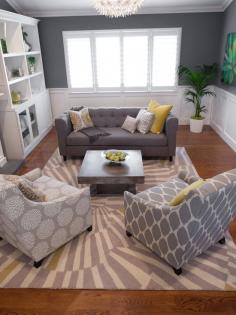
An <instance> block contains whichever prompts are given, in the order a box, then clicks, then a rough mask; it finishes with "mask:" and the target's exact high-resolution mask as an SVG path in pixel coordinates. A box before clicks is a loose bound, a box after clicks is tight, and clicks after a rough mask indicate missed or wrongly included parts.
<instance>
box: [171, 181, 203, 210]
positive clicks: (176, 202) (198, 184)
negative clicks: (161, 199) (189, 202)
mask: <svg viewBox="0 0 236 315" xmlns="http://www.w3.org/2000/svg"><path fill="white" fill-rule="evenodd" d="M203 184H204V180H203V179H199V180H198V181H196V182H193V183H192V184H190V185H188V186H186V187H185V188H184V189H183V190H181V191H180V192H179V193H178V194H177V195H176V196H175V197H174V198H173V199H172V200H171V202H170V203H169V205H170V206H172V207H173V206H178V205H179V204H181V202H183V201H184V199H185V198H186V197H187V195H188V194H189V193H190V191H192V190H194V189H197V188H200V187H201V186H202V185H203Z"/></svg>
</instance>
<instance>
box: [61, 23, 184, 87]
mask: <svg viewBox="0 0 236 315" xmlns="http://www.w3.org/2000/svg"><path fill="white" fill-rule="evenodd" d="M63 39H64V48H65V58H66V69H67V80H68V85H69V87H70V88H72V89H75V90H78V91H82V92H83V91H85V92H86V91H88V92H99V91H155V90H170V89H174V88H175V87H176V86H177V68H178V66H179V56H180V41H181V29H180V28H177V29H150V30H119V31H116V30H114V31H113V30H112V31H89V32H86V31H81V32H63Z"/></svg>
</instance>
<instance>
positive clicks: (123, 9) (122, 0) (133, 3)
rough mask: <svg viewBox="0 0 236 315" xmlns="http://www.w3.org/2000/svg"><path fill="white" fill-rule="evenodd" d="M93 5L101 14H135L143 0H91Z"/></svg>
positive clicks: (110, 15)
mask: <svg viewBox="0 0 236 315" xmlns="http://www.w3.org/2000/svg"><path fill="white" fill-rule="evenodd" d="M93 3H94V7H95V8H96V10H97V11H98V13H99V14H101V15H106V16H109V17H125V16H127V15H132V14H135V13H136V12H137V11H138V9H139V8H140V7H141V5H142V3H143V0H93Z"/></svg>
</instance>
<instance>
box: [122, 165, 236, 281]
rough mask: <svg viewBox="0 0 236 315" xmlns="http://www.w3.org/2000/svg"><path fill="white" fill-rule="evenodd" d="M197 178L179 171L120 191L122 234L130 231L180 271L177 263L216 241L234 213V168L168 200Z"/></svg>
mask: <svg viewBox="0 0 236 315" xmlns="http://www.w3.org/2000/svg"><path fill="white" fill-rule="evenodd" d="M197 179H199V178H196V177H193V176H191V175H188V174H187V172H184V171H182V172H181V173H180V174H179V176H178V177H175V178H173V179H171V180H170V181H169V182H166V183H162V184H160V185H158V186H156V187H153V188H151V189H148V190H146V191H144V192H141V193H138V194H137V195H133V194H131V193H129V192H125V195H124V204H125V226H126V233H127V236H132V235H133V236H134V237H135V238H136V239H138V240H139V241H140V242H142V243H143V244H144V245H146V246H147V247H148V248H150V249H151V250H152V251H153V252H154V253H156V254H157V255H158V256H160V257H161V258H163V259H164V260H165V261H166V262H167V263H168V264H169V265H171V266H172V267H173V268H174V271H175V273H176V274H178V275H179V274H181V273H182V269H181V267H182V266H183V265H184V264H185V263H187V262H188V261H190V260H191V259H193V258H194V257H196V256H198V255H199V254H201V253H203V252H204V251H206V250H207V249H208V248H209V247H210V246H212V245H214V244H215V243H217V242H220V243H222V244H223V243H224V242H225V238H224V236H225V233H226V231H227V230H228V227H229V224H230V222H231V221H232V220H233V219H234V217H235V215H236V169H233V170H231V171H228V172H225V173H222V174H220V175H217V176H215V177H213V178H211V179H208V180H207V181H206V182H205V183H204V184H203V186H201V188H199V189H196V190H193V191H192V192H190V193H189V194H188V196H187V197H186V199H185V200H184V201H183V202H182V203H181V204H180V205H178V206H175V207H171V206H169V205H168V204H169V202H170V201H171V200H172V198H173V197H174V196H176V194H177V193H178V192H180V191H181V190H182V189H183V188H184V187H186V186H187V185H188V184H190V183H192V182H194V181H196V180H197Z"/></svg>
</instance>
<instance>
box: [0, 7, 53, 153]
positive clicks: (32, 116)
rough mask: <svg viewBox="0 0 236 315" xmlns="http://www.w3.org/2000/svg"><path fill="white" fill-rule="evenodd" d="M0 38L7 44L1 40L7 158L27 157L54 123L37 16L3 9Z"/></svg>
mask: <svg viewBox="0 0 236 315" xmlns="http://www.w3.org/2000/svg"><path fill="white" fill-rule="evenodd" d="M23 32H26V33H27V42H28V43H29V44H30V46H31V49H30V51H28V49H26V46H25V42H24V36H23ZM0 39H4V40H5V42H6V48H7V51H6V50H5V49H4V45H2V43H1V42H0V131H1V135H2V139H3V142H4V148H5V151H6V155H7V158H8V159H24V158H25V157H26V156H27V155H28V154H29V153H30V152H31V151H32V149H33V148H34V147H35V146H36V145H37V144H38V143H39V141H40V140H41V139H42V138H43V137H44V136H45V135H46V134H47V132H48V131H49V130H50V128H51V126H52V115H51V105H50V99H49V95H48V91H47V89H46V87H45V79H44V71H43V63H42V57H41V49H40V41H39V35H38V20H36V19H33V18H29V17H26V16H22V15H19V14H15V13H10V12H7V11H4V10H0ZM32 58H33V59H34V60H33V61H35V64H34V67H33V68H32V67H30V64H29V59H32Z"/></svg>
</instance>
